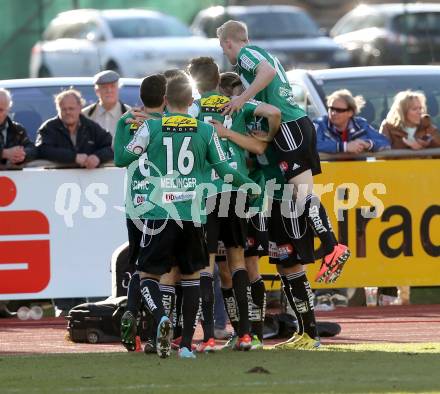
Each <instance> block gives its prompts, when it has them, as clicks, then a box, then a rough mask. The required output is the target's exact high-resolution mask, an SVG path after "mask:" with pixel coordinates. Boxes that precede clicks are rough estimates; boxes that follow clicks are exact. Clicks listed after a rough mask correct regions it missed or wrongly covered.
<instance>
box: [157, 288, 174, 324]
mask: <svg viewBox="0 0 440 394" xmlns="http://www.w3.org/2000/svg"><path fill="white" fill-rule="evenodd" d="M159 288H160V292H161V293H162V304H163V307H164V309H165V314H166V315H167V316H168V317H169V318H170V319H172V314H173V311H174V303H175V300H176V290H175V288H174V286H170V285H161V284H160V285H159Z"/></svg>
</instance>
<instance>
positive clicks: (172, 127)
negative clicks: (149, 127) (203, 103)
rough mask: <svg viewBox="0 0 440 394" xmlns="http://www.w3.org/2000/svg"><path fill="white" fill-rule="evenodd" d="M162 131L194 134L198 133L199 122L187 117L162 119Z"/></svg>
mask: <svg viewBox="0 0 440 394" xmlns="http://www.w3.org/2000/svg"><path fill="white" fill-rule="evenodd" d="M162 131H163V132H173V133H193V132H196V131H197V120H196V119H194V118H188V117H186V116H180V115H173V116H164V117H162Z"/></svg>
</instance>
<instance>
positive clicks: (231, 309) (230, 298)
mask: <svg viewBox="0 0 440 394" xmlns="http://www.w3.org/2000/svg"><path fill="white" fill-rule="evenodd" d="M222 295H223V302H224V304H225V310H226V313H227V314H228V317H229V322H230V323H231V326H232V328H233V329H234V332H235V334H237V333H238V307H237V301H236V300H235V296H234V290H232V289H225V288H223V287H222Z"/></svg>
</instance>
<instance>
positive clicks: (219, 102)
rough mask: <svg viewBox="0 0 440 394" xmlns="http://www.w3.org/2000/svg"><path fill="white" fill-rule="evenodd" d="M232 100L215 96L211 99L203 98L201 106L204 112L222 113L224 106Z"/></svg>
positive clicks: (210, 97)
mask: <svg viewBox="0 0 440 394" xmlns="http://www.w3.org/2000/svg"><path fill="white" fill-rule="evenodd" d="M229 101H231V100H230V98H229V97H226V96H221V95H217V94H216V95H213V96H209V97H203V98H201V99H200V106H201V108H202V112H208V113H209V112H211V113H221V112H223V108H222V107H223V106H224V105H225V104H227V103H229Z"/></svg>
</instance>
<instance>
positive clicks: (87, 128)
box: [36, 115, 113, 163]
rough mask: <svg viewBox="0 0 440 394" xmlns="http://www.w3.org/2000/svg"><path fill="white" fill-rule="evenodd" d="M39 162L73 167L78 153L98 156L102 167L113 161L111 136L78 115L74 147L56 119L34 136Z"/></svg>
mask: <svg viewBox="0 0 440 394" xmlns="http://www.w3.org/2000/svg"><path fill="white" fill-rule="evenodd" d="M36 145H37V147H38V149H39V154H40V158H42V159H46V160H51V161H56V162H59V163H75V159H76V155H77V154H78V153H85V154H87V155H96V156H98V158H99V160H100V161H101V163H104V162H106V161H110V160H113V150H112V147H111V145H112V136H111V134H110V133H108V132H107V131H105V130H104V129H103V128H102V127H101V126H100V125H99V124H98V123H96V122H94V121H93V120H90V119H87V118H86V117H85V116H84V115H80V126H79V128H78V131H77V137H76V146H74V145H73V143H72V140H71V138H70V134H69V130H67V128H66V126H64V124H63V122H62V121H61V119H60V118H59V117H55V118H52V119H49V120H47V121H46V122H44V123H43V124H42V125H41V127H40V129H39V130H38V134H37V141H36Z"/></svg>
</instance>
